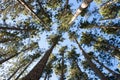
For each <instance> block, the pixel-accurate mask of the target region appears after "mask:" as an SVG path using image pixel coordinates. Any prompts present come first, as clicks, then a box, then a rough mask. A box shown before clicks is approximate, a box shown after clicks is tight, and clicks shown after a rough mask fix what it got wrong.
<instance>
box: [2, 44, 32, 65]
mask: <svg viewBox="0 0 120 80" xmlns="http://www.w3.org/2000/svg"><path fill="white" fill-rule="evenodd" d="M32 47H33V46H31V47H28V48H26V49H24V50H22V51H20V52H18V53H16V54H13V55H11V56H10V57H8V58H5V59H2V60H0V64H2V63H4V62H6V61H8V60H9V59H11V58H13V57H15V56H17V55H19V54H20V53H21V52H24V51H26V50H29V49H31V48H32Z"/></svg>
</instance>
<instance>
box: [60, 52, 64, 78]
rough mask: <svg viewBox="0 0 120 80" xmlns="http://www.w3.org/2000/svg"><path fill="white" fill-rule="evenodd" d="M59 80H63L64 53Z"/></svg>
mask: <svg viewBox="0 0 120 80" xmlns="http://www.w3.org/2000/svg"><path fill="white" fill-rule="evenodd" d="M60 80H64V53H62V70H61V77H60Z"/></svg>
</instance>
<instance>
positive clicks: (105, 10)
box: [100, 1, 119, 19]
mask: <svg viewBox="0 0 120 80" xmlns="http://www.w3.org/2000/svg"><path fill="white" fill-rule="evenodd" d="M110 2H111V1H108V3H106V4H105V5H103V6H102V7H101V8H100V14H102V15H103V17H104V19H109V18H110V19H112V18H115V17H116V16H117V12H118V10H119V9H118V7H117V6H116V4H115V3H114V2H112V3H110Z"/></svg>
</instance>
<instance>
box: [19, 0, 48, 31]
mask: <svg viewBox="0 0 120 80" xmlns="http://www.w3.org/2000/svg"><path fill="white" fill-rule="evenodd" d="M17 1H18V2H19V3H20V4H22V5H23V6H24V7H25V8H26V9H27V10H28V11H30V12H31V13H32V14H33V15H34V16H35V17H36V18H37V19H38V20H39V21H40V22H41V23H42V25H43V26H44V28H45V29H49V27H48V26H46V25H45V22H44V21H43V20H42V19H41V18H40V17H39V16H38V15H37V14H36V13H35V12H34V11H33V10H32V9H31V8H30V7H29V6H28V5H27V3H26V2H25V1H24V0H17Z"/></svg>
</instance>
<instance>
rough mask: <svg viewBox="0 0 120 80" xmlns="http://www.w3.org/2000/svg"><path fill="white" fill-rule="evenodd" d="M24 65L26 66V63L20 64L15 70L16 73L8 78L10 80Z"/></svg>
mask: <svg viewBox="0 0 120 80" xmlns="http://www.w3.org/2000/svg"><path fill="white" fill-rule="evenodd" d="M23 66H24V64H22V65H20V66H19V67H18V68H17V69H16V70H15V71H14V73H13V74H12V75H11V76H10V77H9V78H8V79H7V80H10V79H11V78H12V77H13V76H14V75H15V74H16V73H17V71H18V70H19V69H20V68H22V67H23Z"/></svg>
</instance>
